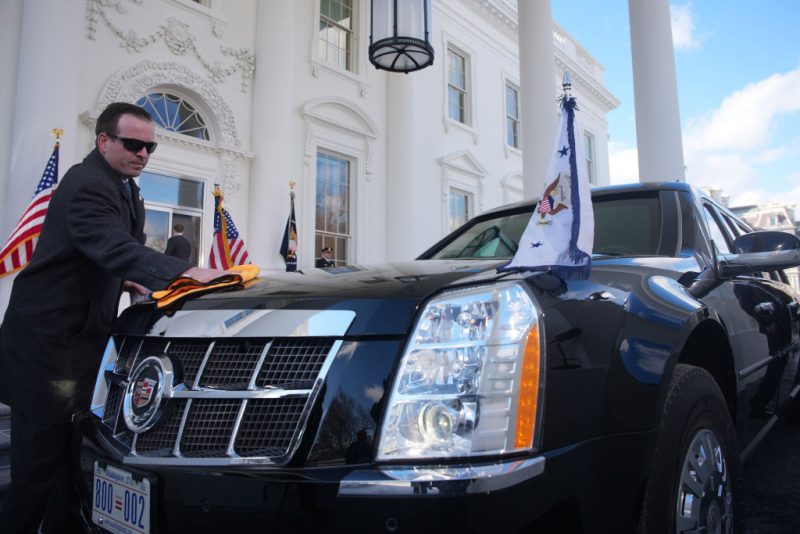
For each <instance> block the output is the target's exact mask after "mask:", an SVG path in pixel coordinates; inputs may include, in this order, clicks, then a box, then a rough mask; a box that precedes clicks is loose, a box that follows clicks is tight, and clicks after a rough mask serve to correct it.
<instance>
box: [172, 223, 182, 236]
mask: <svg viewBox="0 0 800 534" xmlns="http://www.w3.org/2000/svg"><path fill="white" fill-rule="evenodd" d="M172 229H173V230H175V231H176V232H178V233H181V234H182V233H183V225H182V224H176V225H175V226H173V227H172Z"/></svg>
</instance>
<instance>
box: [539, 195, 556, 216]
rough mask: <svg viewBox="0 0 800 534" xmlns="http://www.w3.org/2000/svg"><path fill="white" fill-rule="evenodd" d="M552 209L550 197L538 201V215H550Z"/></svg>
mask: <svg viewBox="0 0 800 534" xmlns="http://www.w3.org/2000/svg"><path fill="white" fill-rule="evenodd" d="M552 209H553V206H551V205H550V197H545V198H543V199H542V200H540V201H539V213H541V214H545V213H550V211H551V210H552Z"/></svg>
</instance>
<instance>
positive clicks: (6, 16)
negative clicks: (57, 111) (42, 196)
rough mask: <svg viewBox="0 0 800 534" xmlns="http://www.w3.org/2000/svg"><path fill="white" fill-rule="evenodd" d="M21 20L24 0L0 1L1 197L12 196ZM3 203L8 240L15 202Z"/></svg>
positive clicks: (2, 228)
mask: <svg viewBox="0 0 800 534" xmlns="http://www.w3.org/2000/svg"><path fill="white" fill-rule="evenodd" d="M21 22H22V0H6V1H5V2H0V65H5V69H4V70H5V75H4V76H0V199H7V198H8V189H9V183H8V182H9V179H8V177H9V173H8V169H9V162H10V161H11V142H12V140H13V139H14V128H13V126H14V108H15V107H16V106H15V104H14V97H15V95H16V90H17V68H18V65H19V41H20V37H21V36H20V27H21ZM31 193H32V192H31ZM0 207H2V209H3V213H4V214H5V215H3V216H0V234H1V235H0V240H3V241H4V240H5V239H6V237H7V235H8V232H10V231H11V226H10V225H11V224H12V223H10V222H9V223H7V222H6V221H5V219H7V218H10V217H11V216H10V215H9V213H8V212H9V211H10V210H11V206H9V205H6V204H5V201H3V202H0ZM0 247H2V245H0Z"/></svg>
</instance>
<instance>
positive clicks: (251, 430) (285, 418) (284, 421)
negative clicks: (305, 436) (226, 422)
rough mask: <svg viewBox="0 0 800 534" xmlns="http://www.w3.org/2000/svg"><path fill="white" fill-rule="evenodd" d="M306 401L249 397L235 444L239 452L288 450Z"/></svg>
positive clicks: (261, 453) (271, 453)
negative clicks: (254, 398)
mask: <svg viewBox="0 0 800 534" xmlns="http://www.w3.org/2000/svg"><path fill="white" fill-rule="evenodd" d="M305 402H306V400H305V399H303V398H291V399H257V400H252V401H250V402H249V403H248V404H247V408H245V411H244V416H243V417H242V422H241V424H240V425H239V433H238V434H237V436H236V442H235V443H234V446H233V447H234V450H235V451H236V454H238V455H239V456H274V455H275V453H276V452H277V451H282V450H286V449H287V448H288V447H289V443H290V442H291V440H292V436H293V435H294V431H295V429H296V428H297V426H298V424H299V423H300V416H301V414H302V410H303V407H304V406H305Z"/></svg>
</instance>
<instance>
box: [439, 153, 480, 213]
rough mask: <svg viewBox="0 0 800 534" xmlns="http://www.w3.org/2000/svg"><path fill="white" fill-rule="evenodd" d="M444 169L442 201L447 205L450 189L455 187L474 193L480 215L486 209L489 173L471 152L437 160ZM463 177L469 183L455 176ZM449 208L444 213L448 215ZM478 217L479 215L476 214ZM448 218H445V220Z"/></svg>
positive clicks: (446, 207)
mask: <svg viewBox="0 0 800 534" xmlns="http://www.w3.org/2000/svg"><path fill="white" fill-rule="evenodd" d="M436 161H437V162H438V163H439V165H440V166H441V168H442V201H443V202H444V203H445V204H447V202H449V198H450V195H449V193H450V187H451V186H455V187H459V188H462V189H466V190H467V191H469V192H472V193H474V194H475V196H476V197H477V201H478V208H479V211H478V213H481V212H483V211H484V209H485V205H486V198H485V194H484V193H485V191H486V184H485V182H486V177H487V176H488V175H489V171H487V170H486V168H485V167H484V166H483V165H481V163H480V162H479V161H478V160H477V158H475V156H473V155H472V153H471V152H470V151H469V150H458V151H456V152H451V153H450V154H446V155H444V156H441V157H440V158H438V159H437V160H436ZM454 175H455V176H463V177H466V178H467V179H469V183H468V182H465V181H464V180H463V179H462V180H458V179H457V178H455V176H454ZM448 212H449V208H448V206H447V205H445V210H444V213H445V214H447V213H448ZM475 215H477V213H476V214H475ZM446 218H447V217H446V216H445V219H446ZM445 225H446V221H445Z"/></svg>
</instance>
